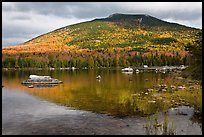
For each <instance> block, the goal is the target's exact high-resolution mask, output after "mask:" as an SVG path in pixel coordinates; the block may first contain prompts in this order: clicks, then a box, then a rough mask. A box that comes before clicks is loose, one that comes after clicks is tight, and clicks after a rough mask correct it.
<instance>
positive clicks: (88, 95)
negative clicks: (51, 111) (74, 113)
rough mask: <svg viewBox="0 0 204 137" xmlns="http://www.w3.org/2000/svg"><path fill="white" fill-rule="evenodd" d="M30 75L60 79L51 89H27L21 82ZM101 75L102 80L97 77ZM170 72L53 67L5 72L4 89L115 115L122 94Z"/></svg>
mask: <svg viewBox="0 0 204 137" xmlns="http://www.w3.org/2000/svg"><path fill="white" fill-rule="evenodd" d="M30 74H35V75H49V76H51V77H53V78H57V79H59V80H61V81H63V84H61V85H59V86H56V87H51V88H28V87H26V86H23V85H21V82H22V81H23V80H26V79H28V77H29V75H30ZM97 75H101V77H102V78H101V80H97V79H96V77H97ZM170 80H171V75H169V74H162V73H159V74H157V73H155V72H149V73H139V74H124V73H121V70H74V71H72V70H55V71H46V70H38V71H25V70H24V71H6V72H4V73H3V85H4V86H5V88H13V89H18V90H22V91H25V92H28V93H30V94H32V95H34V96H39V97H41V98H44V99H46V100H49V101H51V102H54V103H59V104H62V105H65V106H69V107H74V108H76V109H82V110H90V111H93V112H99V113H107V114H112V115H114V114H116V113H117V112H116V111H117V106H118V104H119V103H120V101H121V100H123V98H124V97H127V96H130V95H132V94H136V93H141V92H143V91H145V90H146V89H148V88H152V87H153V85H154V84H156V83H158V82H159V81H164V82H165V83H168V81H170Z"/></svg>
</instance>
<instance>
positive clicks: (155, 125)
mask: <svg viewBox="0 0 204 137" xmlns="http://www.w3.org/2000/svg"><path fill="white" fill-rule="evenodd" d="M147 119H148V121H149V123H146V124H145V125H144V128H145V133H146V134H147V135H176V130H175V129H176V128H175V126H174V124H173V123H172V122H171V123H170V122H169V119H168V116H167V114H166V113H164V121H162V122H159V121H158V115H157V114H155V115H154V116H153V117H147Z"/></svg>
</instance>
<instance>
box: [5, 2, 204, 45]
mask: <svg viewBox="0 0 204 137" xmlns="http://www.w3.org/2000/svg"><path fill="white" fill-rule="evenodd" d="M113 13H123V14H149V15H151V16H154V17H156V18H159V19H162V20H165V21H170V22H175V23H179V24H183V25H187V26H191V27H196V28H201V29H202V2H163V3H162V2H59V3H57V2H3V3H2V46H3V47H5V46H8V45H16V44H21V43H23V42H25V41H27V40H30V39H32V38H34V37H36V36H39V35H41V34H44V33H47V32H50V31H52V30H55V29H58V28H61V27H64V26H67V25H71V24H75V23H79V22H83V21H88V20H92V19H95V18H103V17H108V16H109V15H111V14H113Z"/></svg>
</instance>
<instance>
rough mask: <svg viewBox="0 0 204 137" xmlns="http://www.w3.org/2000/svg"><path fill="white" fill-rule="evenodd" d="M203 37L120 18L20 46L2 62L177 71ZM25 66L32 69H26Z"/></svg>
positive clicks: (146, 18) (140, 17)
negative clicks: (168, 67)
mask: <svg viewBox="0 0 204 137" xmlns="http://www.w3.org/2000/svg"><path fill="white" fill-rule="evenodd" d="M199 31H201V30H199V29H195V28H191V27H187V26H184V25H180V24H176V23H169V22H166V21H162V20H160V19H157V18H155V17H152V16H150V15H145V14H137V15H130V14H118V13H117V14H112V15H110V16H109V17H107V18H100V19H94V20H91V21H87V22H82V23H78V24H74V25H69V26H65V27H63V28H59V29H57V30H54V31H51V32H49V33H47V34H44V35H41V36H38V37H36V38H33V39H31V40H29V41H27V42H25V43H23V44H21V45H17V46H11V47H6V48H3V50H2V53H3V58H2V60H3V63H4V62H5V63H6V62H8V60H9V61H11V60H12V61H13V62H14V60H15V63H13V65H10V67H11V66H14V65H15V64H17V66H22V63H19V62H20V61H21V60H24V61H25V62H28V60H31V61H32V62H33V61H35V62H41V63H42V64H43V63H44V64H46V63H48V65H45V66H43V65H39V64H38V67H53V64H55V67H56V66H57V67H62V64H66V65H64V66H68V65H69V66H76V67H79V66H77V63H79V62H80V65H82V66H88V65H90V64H92V65H91V66H92V67H93V65H95V66H114V65H116V66H118V65H119V66H125V65H134V66H135V65H142V64H144V63H146V64H150V65H162V64H167V63H168V64H172V65H174V63H172V62H173V61H172V60H173V59H174V60H176V59H175V58H176V57H177V58H180V59H177V61H174V62H177V64H179V63H182V64H183V63H187V61H186V60H184V59H186V58H184V57H186V55H187V53H186V51H185V50H184V46H185V45H186V44H187V43H189V42H192V41H193V40H194V38H195V35H196V33H197V32H199ZM144 56H145V57H146V58H147V57H148V59H146V60H147V61H144V59H143V58H144ZM149 56H151V59H153V57H156V56H157V57H160V56H164V57H166V58H171V59H172V60H171V61H169V62H168V61H165V60H168V59H163V58H162V59H158V60H159V61H156V62H157V63H153V61H149V60H151V59H150V57H149ZM137 57H138V60H139V61H137V59H136V58H137ZM139 57H141V58H142V59H141V58H140V59H139ZM10 58H13V59H10ZM183 58H184V59H183ZM181 59H182V60H181ZM5 60H6V61H5ZM19 60H20V61H19ZM56 60H57V61H56ZM96 60H97V61H96ZM121 60H122V61H121ZM156 60H157V59H156ZM160 60H164V61H160ZM53 62H54V63H53ZM56 62H59V63H58V64H57V63H56ZM62 62H63V63H62ZM81 62H83V63H81ZM158 62H159V63H158ZM10 64H11V63H10ZM19 64H20V65H19ZM50 64H52V65H50ZM56 64H57V65H56ZM113 64H114V65H113ZM24 66H27V67H28V66H31V65H29V63H27V65H24ZM6 67H8V65H7V66H6Z"/></svg>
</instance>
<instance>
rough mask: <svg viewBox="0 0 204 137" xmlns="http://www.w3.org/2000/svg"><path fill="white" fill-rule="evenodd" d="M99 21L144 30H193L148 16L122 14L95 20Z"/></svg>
mask: <svg viewBox="0 0 204 137" xmlns="http://www.w3.org/2000/svg"><path fill="white" fill-rule="evenodd" d="M95 20H99V21H110V22H115V23H117V24H121V25H124V26H127V27H136V26H139V27H143V28H149V29H150V28H152V27H165V28H166V29H169V30H170V29H171V30H177V29H191V27H187V26H184V25H180V24H177V23H170V22H166V21H163V20H161V19H158V18H155V17H153V16H150V15H148V14H120V13H115V14H112V15H110V16H108V17H107V18H102V19H95Z"/></svg>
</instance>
